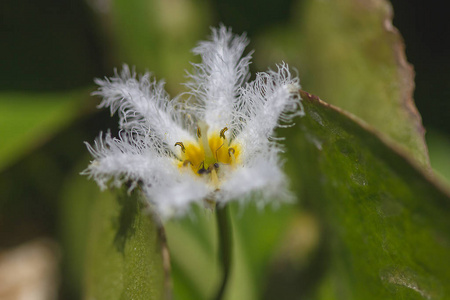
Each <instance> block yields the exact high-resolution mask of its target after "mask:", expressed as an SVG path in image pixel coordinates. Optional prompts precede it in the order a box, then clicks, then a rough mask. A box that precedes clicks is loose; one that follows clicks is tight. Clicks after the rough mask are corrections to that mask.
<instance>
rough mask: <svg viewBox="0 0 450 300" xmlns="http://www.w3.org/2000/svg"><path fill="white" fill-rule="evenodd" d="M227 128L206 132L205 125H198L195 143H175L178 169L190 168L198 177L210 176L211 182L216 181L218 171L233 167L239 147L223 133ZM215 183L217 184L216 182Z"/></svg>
mask: <svg viewBox="0 0 450 300" xmlns="http://www.w3.org/2000/svg"><path fill="white" fill-rule="evenodd" d="M227 130H228V128H227V127H224V128H223V129H222V130H220V131H213V132H208V128H207V125H205V124H200V125H199V127H198V129H197V137H198V142H197V143H191V142H190V143H183V142H177V143H176V144H175V146H179V147H180V148H181V160H180V162H179V164H178V167H179V168H186V167H189V166H190V167H191V169H192V171H194V173H195V174H197V175H198V176H207V175H209V176H211V180H212V181H213V182H214V181H217V180H218V177H217V176H218V173H219V172H220V171H219V170H220V169H222V168H223V167H225V168H227V167H229V166H231V167H233V166H234V165H235V164H236V161H237V160H238V158H239V153H240V146H239V145H238V144H236V143H231V144H230V141H229V139H227V138H226V136H225V133H226V132H227ZM216 183H217V182H216Z"/></svg>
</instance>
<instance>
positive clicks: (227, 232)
mask: <svg viewBox="0 0 450 300" xmlns="http://www.w3.org/2000/svg"><path fill="white" fill-rule="evenodd" d="M228 211H229V209H228V206H227V205H225V206H222V207H219V206H217V207H216V215H217V229H218V232H219V251H220V258H221V265H222V272H223V276H222V282H221V284H220V287H219V290H218V291H217V294H216V296H215V298H214V299H215V300H221V299H222V298H223V296H224V294H225V289H226V286H227V282H228V278H229V275H230V269H231V255H232V248H233V236H232V232H233V228H232V227H231V220H230V216H229V212H228Z"/></svg>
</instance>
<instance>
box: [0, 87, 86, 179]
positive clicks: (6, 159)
mask: <svg viewBox="0 0 450 300" xmlns="http://www.w3.org/2000/svg"><path fill="white" fill-rule="evenodd" d="M87 96H88V92H87V91H86V90H82V91H72V92H66V93H24V92H4V93H2V94H0V137H1V139H2V142H1V147H0V170H2V169H4V168H5V167H6V166H8V165H10V164H12V163H13V162H14V161H16V160H17V159H19V158H20V157H21V156H23V155H24V154H27V153H29V152H30V151H31V150H33V149H35V148H37V147H38V146H40V145H42V144H44V143H45V141H47V140H48V139H49V138H50V137H51V136H53V135H54V134H55V133H57V132H59V131H60V130H61V129H62V128H63V127H64V126H66V125H67V124H69V123H70V122H71V121H73V120H74V119H75V118H76V117H77V116H79V115H80V113H81V108H82V107H83V105H86V102H85V101H83V99H86V97H87Z"/></svg>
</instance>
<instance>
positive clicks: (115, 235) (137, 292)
mask: <svg viewBox="0 0 450 300" xmlns="http://www.w3.org/2000/svg"><path fill="white" fill-rule="evenodd" d="M138 194H139V193H138V192H134V193H132V194H131V195H128V194H127V193H126V191H122V192H121V193H119V195H115V194H113V193H112V192H109V191H108V192H104V193H102V194H101V195H100V196H99V197H97V199H95V201H96V202H95V203H94V204H93V207H92V212H91V222H90V233H89V237H88V249H87V254H86V263H85V266H86V276H85V283H86V291H85V298H86V299H108V300H113V299H167V297H169V294H170V280H169V277H168V276H169V273H168V272H169V267H168V265H169V262H168V257H167V256H166V257H165V256H164V253H167V252H166V251H167V249H165V241H164V240H163V239H162V238H161V237H162V232H161V230H163V229H162V227H158V225H157V224H155V222H154V221H153V219H152V218H151V217H150V216H149V215H148V214H147V213H145V212H144V211H143V203H142V202H141V201H140V199H139V196H138Z"/></svg>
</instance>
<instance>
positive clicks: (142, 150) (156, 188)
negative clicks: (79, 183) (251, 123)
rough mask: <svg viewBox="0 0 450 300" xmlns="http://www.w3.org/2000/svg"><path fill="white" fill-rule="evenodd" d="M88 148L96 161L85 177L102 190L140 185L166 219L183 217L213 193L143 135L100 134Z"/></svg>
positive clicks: (190, 172)
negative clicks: (192, 206)
mask: <svg viewBox="0 0 450 300" xmlns="http://www.w3.org/2000/svg"><path fill="white" fill-rule="evenodd" d="M87 146H88V149H89V152H91V154H92V155H93V157H94V159H95V160H94V161H92V162H91V164H90V165H89V167H88V168H87V169H86V170H85V171H84V172H83V173H82V174H83V175H88V176H89V177H91V178H93V179H94V180H95V181H96V182H97V183H98V185H99V186H100V187H101V188H102V189H105V188H107V187H108V186H115V187H120V186H122V185H123V184H124V183H126V182H129V181H131V187H130V189H133V188H135V187H136V186H137V185H138V184H139V185H140V186H141V187H142V188H143V190H144V192H145V194H146V196H147V200H148V201H149V203H150V204H151V205H152V207H153V209H154V211H156V212H157V213H158V214H159V215H160V216H161V217H162V218H169V217H174V216H178V215H183V214H184V213H185V212H186V210H188V209H189V207H190V204H191V203H192V202H194V201H197V202H201V200H202V199H203V198H205V197H206V196H207V195H208V194H209V193H211V192H212V188H211V187H210V186H209V185H207V184H205V182H204V181H203V180H201V178H199V177H198V176H196V175H194V176H193V174H192V171H191V170H189V169H186V170H180V169H179V168H178V167H177V164H176V162H175V161H174V159H173V158H170V157H169V156H162V155H161V153H160V152H159V149H158V148H155V147H154V145H153V144H148V143H147V141H144V140H141V139H140V138H139V136H137V137H133V136H130V135H129V134H124V133H123V134H121V135H120V138H112V137H111V135H110V134H109V133H108V134H106V136H105V138H103V137H102V135H100V137H99V138H98V139H97V140H96V141H95V144H94V146H93V147H92V146H90V145H88V144H87Z"/></svg>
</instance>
